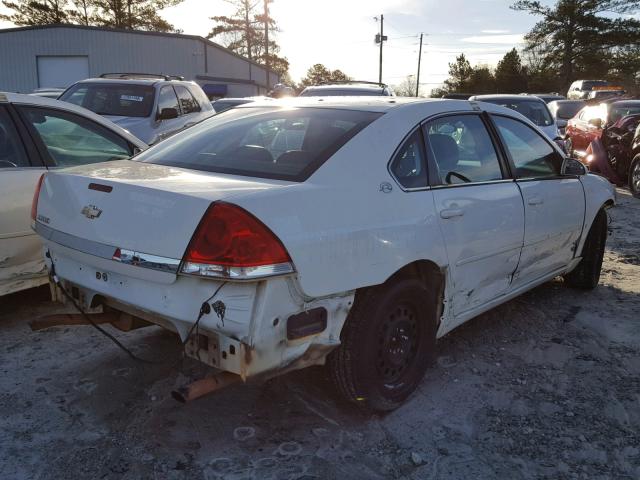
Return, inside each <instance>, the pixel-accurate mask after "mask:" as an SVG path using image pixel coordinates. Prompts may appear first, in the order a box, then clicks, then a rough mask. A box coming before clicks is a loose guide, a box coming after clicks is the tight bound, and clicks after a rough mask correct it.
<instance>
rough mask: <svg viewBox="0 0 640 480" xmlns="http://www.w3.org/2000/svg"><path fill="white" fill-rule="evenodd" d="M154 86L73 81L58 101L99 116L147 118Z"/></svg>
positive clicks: (152, 98)
mask: <svg viewBox="0 0 640 480" xmlns="http://www.w3.org/2000/svg"><path fill="white" fill-rule="evenodd" d="M154 92H155V90H154V88H153V87H151V86H146V85H125V84H117V83H114V84H108V83H76V84H75V85H73V86H72V87H70V88H69V89H68V90H67V91H66V92H64V93H63V94H62V96H61V97H60V100H64V101H65V102H69V103H73V104H75V105H80V106H81V107H84V108H87V109H89V110H91V111H92V112H95V113H97V114H98V115H114V116H122V117H148V116H149V115H151V109H152V108H153V100H154Z"/></svg>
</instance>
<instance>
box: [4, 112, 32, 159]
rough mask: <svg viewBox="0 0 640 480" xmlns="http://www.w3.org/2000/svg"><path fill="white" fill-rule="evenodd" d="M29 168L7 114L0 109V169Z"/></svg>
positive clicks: (20, 143) (18, 138)
mask: <svg viewBox="0 0 640 480" xmlns="http://www.w3.org/2000/svg"><path fill="white" fill-rule="evenodd" d="M30 166H31V165H30V164H29V160H28V159H27V155H26V154H25V152H24V148H23V147H22V142H21V140H20V137H19V136H18V132H17V131H16V129H15V127H14V125H13V122H12V120H11V118H10V117H9V114H8V113H7V111H6V110H5V109H4V108H3V107H0V168H16V167H30Z"/></svg>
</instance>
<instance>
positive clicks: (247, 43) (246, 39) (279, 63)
mask: <svg viewBox="0 0 640 480" xmlns="http://www.w3.org/2000/svg"><path fill="white" fill-rule="evenodd" d="M226 1H227V2H228V3H230V4H231V5H233V6H234V7H236V11H235V12H234V13H233V14H232V15H231V16H215V17H211V20H213V21H214V22H215V26H214V27H213V28H212V29H211V31H210V32H209V35H207V38H215V37H218V38H220V43H222V44H223V45H224V46H225V47H226V48H228V49H229V50H231V51H233V52H236V53H237V54H239V55H242V56H245V57H247V58H248V59H249V60H254V61H256V62H258V63H260V64H262V65H264V64H266V61H267V56H266V49H265V47H266V41H265V34H264V33H265V32H264V23H265V17H264V11H263V10H262V5H264V2H263V1H260V0H226ZM269 2H271V0H269ZM266 20H267V23H268V26H269V33H270V34H272V33H276V32H278V25H277V23H276V21H275V20H274V19H273V17H271V16H269V17H268V18H267V19H266ZM279 51H280V46H279V45H278V43H277V42H276V41H275V40H274V39H273V37H272V35H270V36H269V56H268V60H269V68H270V69H271V71H273V72H275V73H277V74H278V75H281V76H282V75H284V74H285V73H286V72H287V71H288V70H289V62H288V60H287V59H286V58H284V57H281V56H279V55H278V52H279Z"/></svg>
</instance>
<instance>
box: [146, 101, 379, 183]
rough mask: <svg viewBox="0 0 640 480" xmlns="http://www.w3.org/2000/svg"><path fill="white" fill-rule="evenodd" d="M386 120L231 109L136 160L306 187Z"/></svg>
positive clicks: (327, 112)
mask: <svg viewBox="0 0 640 480" xmlns="http://www.w3.org/2000/svg"><path fill="white" fill-rule="evenodd" d="M380 115H381V114H380V113H375V112H361V111H353V110H342V109H328V108H327V109H325V108H293V109H292V108H264V107H255V108H239V109H230V110H227V111H225V112H223V113H220V114H218V115H215V116H214V117H211V118H210V119H209V120H207V121H205V122H202V123H201V124H199V125H196V126H195V127H192V128H190V129H188V130H185V131H184V132H182V133H179V134H177V135H175V136H173V137H172V139H171V142H163V143H160V144H158V145H157V146H156V147H154V148H152V149H150V150H149V151H146V152H144V153H142V154H140V155H139V156H138V157H136V160H138V161H141V162H146V163H155V164H158V165H170V166H174V167H183V168H189V169H194V170H201V171H206V172H216V173H228V174H232V175H244V176H250V177H260V178H273V179H279V180H290V181H304V180H306V179H307V178H308V177H309V176H310V175H311V174H312V173H313V172H315V171H316V170H317V169H318V168H319V167H320V165H322V163H324V161H325V160H327V159H328V158H329V157H330V156H331V155H333V154H334V153H335V152H336V151H338V149H339V148H340V147H342V146H343V145H344V144H345V143H346V142H347V141H348V140H349V139H350V138H352V137H353V136H354V135H355V134H357V133H358V132H359V131H360V130H362V129H363V128H364V127H366V126H367V125H369V124H370V123H371V122H372V121H373V120H375V119H376V118H378V117H379V116H380Z"/></svg>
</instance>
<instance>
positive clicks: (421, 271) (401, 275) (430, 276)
mask: <svg viewBox="0 0 640 480" xmlns="http://www.w3.org/2000/svg"><path fill="white" fill-rule="evenodd" d="M406 278H417V279H419V280H420V281H421V282H422V283H423V284H424V286H425V288H426V289H427V291H429V293H430V294H431V295H430V298H428V299H426V301H428V302H429V303H430V304H431V305H433V306H434V307H435V311H434V317H435V319H436V323H437V325H436V326H437V328H439V327H440V322H441V319H442V315H443V313H444V303H445V302H444V298H445V295H444V294H445V288H446V279H447V271H446V267H441V266H439V265H438V264H437V263H436V262H434V261H432V260H427V259H421V260H415V261H413V262H411V263H408V264H406V265H404V266H403V267H401V268H399V269H398V270H396V271H395V272H394V273H393V274H391V275H390V276H389V277H388V278H387V279H386V280H385V281H384V283H382V284H379V285H374V286H370V287H364V288H360V289H358V290H356V300H357V299H358V298H359V297H363V296H364V294H365V292H367V291H369V290H370V289H372V288H384V286H385V285H389V284H390V283H393V282H397V281H399V280H403V279H406Z"/></svg>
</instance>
